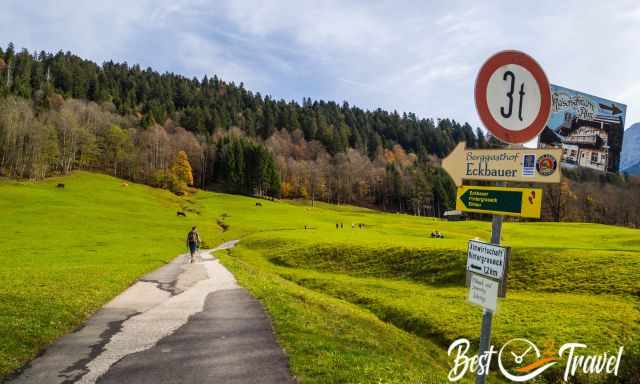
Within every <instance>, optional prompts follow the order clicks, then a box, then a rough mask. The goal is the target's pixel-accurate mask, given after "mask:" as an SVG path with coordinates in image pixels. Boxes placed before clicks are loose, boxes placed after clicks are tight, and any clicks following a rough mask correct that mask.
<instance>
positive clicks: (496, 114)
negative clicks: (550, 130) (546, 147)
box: [475, 51, 551, 144]
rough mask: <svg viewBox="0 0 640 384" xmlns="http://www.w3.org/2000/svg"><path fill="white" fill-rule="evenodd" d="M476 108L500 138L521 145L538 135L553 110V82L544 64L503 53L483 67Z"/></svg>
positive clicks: (479, 79)
mask: <svg viewBox="0 0 640 384" xmlns="http://www.w3.org/2000/svg"><path fill="white" fill-rule="evenodd" d="M475 98H476V109H477V110H478V114H479V115H480V120H482V123H483V124H484V125H485V127H486V128H487V129H488V130H489V131H490V132H491V133H492V134H493V135H494V136H495V137H496V138H498V139H500V140H502V141H504V142H506V143H510V144H520V143H526V142H527V141H529V140H531V139H533V138H534V137H536V136H538V134H539V133H540V131H542V129H543V128H544V126H545V124H546V123H547V118H548V117H549V112H550V110H551V90H550V88H549V80H547V76H546V75H545V74H544V71H543V70H542V68H541V67H540V65H539V64H538V63H537V62H536V61H535V60H534V59H533V58H531V57H530V56H529V55H527V54H526V53H523V52H519V51H502V52H499V53H497V54H495V55H493V56H491V57H490V58H489V60H487V61H486V62H485V63H484V64H483V65H482V68H480V72H479V73H478V77H477V79H476V88H475Z"/></svg>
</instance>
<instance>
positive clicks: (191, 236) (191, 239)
mask: <svg viewBox="0 0 640 384" xmlns="http://www.w3.org/2000/svg"><path fill="white" fill-rule="evenodd" d="M188 239H189V242H190V243H197V242H198V236H197V235H196V231H191V232H189V237H188Z"/></svg>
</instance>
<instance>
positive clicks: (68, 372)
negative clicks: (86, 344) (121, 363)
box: [58, 312, 141, 384]
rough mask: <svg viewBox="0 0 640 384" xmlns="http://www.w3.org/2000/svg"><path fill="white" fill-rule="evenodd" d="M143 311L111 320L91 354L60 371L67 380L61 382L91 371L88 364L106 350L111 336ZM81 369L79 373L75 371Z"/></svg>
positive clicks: (70, 381)
mask: <svg viewBox="0 0 640 384" xmlns="http://www.w3.org/2000/svg"><path fill="white" fill-rule="evenodd" d="M140 313H141V312H136V313H133V314H131V315H129V316H126V317H125V318H123V319H120V320H115V321H111V322H109V323H108V325H107V329H106V330H105V331H104V332H102V333H101V334H100V341H99V342H98V343H96V344H93V345H92V346H91V351H90V352H89V356H87V357H85V358H83V359H80V360H78V361H76V362H75V363H73V364H71V365H70V366H69V367H67V368H65V369H64V370H62V371H60V372H59V373H58V377H64V378H65V380H64V381H63V382H62V383H61V384H73V383H75V382H77V381H78V380H80V379H81V378H82V377H83V376H84V375H86V374H87V373H89V368H88V367H87V365H88V364H89V363H90V362H91V361H92V360H93V359H95V358H96V357H98V356H100V354H101V353H102V352H104V351H105V346H106V345H107V344H108V343H109V342H110V341H111V338H112V337H113V336H114V335H116V334H117V333H118V332H120V331H121V330H122V324H123V323H124V322H125V321H127V320H129V319H130V318H132V317H134V316H137V315H139V314H140ZM76 371H79V372H78V373H74V372H76Z"/></svg>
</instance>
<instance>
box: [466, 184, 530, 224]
mask: <svg viewBox="0 0 640 384" xmlns="http://www.w3.org/2000/svg"><path fill="white" fill-rule="evenodd" d="M541 206H542V189H537V188H506V187H475V186H461V187H458V193H457V198H456V209H457V210H459V211H466V212H477V213H492V214H496V215H505V216H519V217H531V218H540V209H541Z"/></svg>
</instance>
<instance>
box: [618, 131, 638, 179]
mask: <svg viewBox="0 0 640 384" xmlns="http://www.w3.org/2000/svg"><path fill="white" fill-rule="evenodd" d="M629 168H633V169H632V170H629ZM620 170H622V171H625V172H629V173H634V174H637V175H640V123H635V124H633V125H632V126H631V127H629V129H627V130H626V131H625V132H624V141H623V142H622V154H621V155H620ZM634 170H635V172H634Z"/></svg>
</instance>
